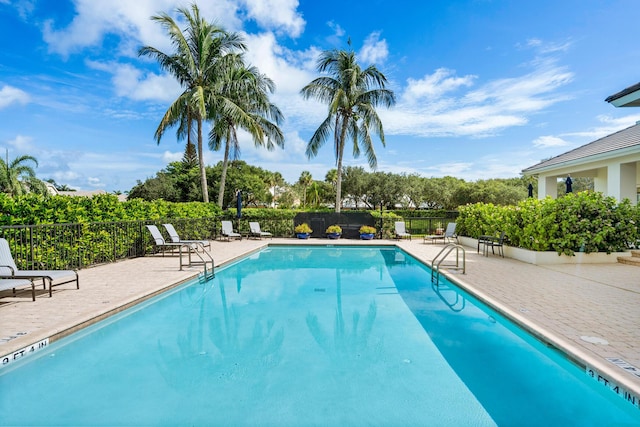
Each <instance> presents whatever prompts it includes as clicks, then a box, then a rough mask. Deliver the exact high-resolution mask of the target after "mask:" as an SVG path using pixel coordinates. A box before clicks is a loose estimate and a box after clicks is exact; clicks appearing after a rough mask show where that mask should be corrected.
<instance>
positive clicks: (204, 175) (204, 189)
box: [198, 117, 209, 203]
mask: <svg viewBox="0 0 640 427" xmlns="http://www.w3.org/2000/svg"><path fill="white" fill-rule="evenodd" d="M198 164H199V165H200V186H201V187H202V201H203V202H204V203H209V190H208V188H207V172H206V170H205V168H204V155H203V154H202V117H198Z"/></svg>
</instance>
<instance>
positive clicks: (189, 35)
mask: <svg viewBox="0 0 640 427" xmlns="http://www.w3.org/2000/svg"><path fill="white" fill-rule="evenodd" d="M178 13H179V15H180V16H181V17H182V18H183V19H184V20H185V21H186V22H187V28H186V29H185V30H184V32H183V31H182V30H181V29H180V27H179V26H178V23H177V22H176V21H175V20H174V19H173V18H171V17H170V16H169V15H168V14H166V13H161V14H160V15H157V16H153V17H152V18H151V19H152V20H154V21H156V22H158V23H160V24H161V25H162V26H163V27H164V28H165V30H166V31H167V33H168V34H169V37H170V39H171V43H172V45H173V47H174V48H175V52H174V53H172V54H167V53H164V52H162V51H160V50H158V49H156V48H154V47H151V46H145V47H142V48H141V49H140V50H139V51H138V55H139V56H149V57H151V58H154V59H156V60H157V61H158V63H159V64H160V66H161V67H162V68H163V69H164V70H166V71H168V72H169V73H170V74H172V75H173V76H174V77H175V78H176V79H177V80H178V81H179V82H180V84H181V85H182V87H183V88H184V91H183V92H182V93H181V94H180V96H179V97H178V99H176V100H175V101H174V102H173V103H172V104H171V106H170V107H169V109H168V110H167V111H166V112H165V114H164V116H163V117H162V120H161V121H160V124H159V125H158V128H157V129H156V133H155V138H156V141H157V143H158V144H159V143H160V139H161V138H162V135H163V134H164V132H165V131H166V130H167V129H168V128H170V127H173V126H176V125H177V126H178V134H180V133H181V132H182V130H184V131H185V132H186V134H187V138H188V142H189V141H190V135H191V127H190V126H191V123H192V121H195V122H196V129H197V135H198V141H197V149H198V163H199V167H200V187H201V190H202V200H203V201H204V202H205V203H207V202H209V192H208V188H207V174H206V171H205V164H204V156H203V153H202V125H203V121H204V120H206V119H207V118H208V117H209V108H210V106H209V105H208V101H209V99H210V97H211V95H212V91H213V90H214V86H213V85H212V81H213V79H214V78H215V77H216V75H217V73H218V72H219V64H220V62H221V61H222V60H223V58H224V57H225V56H226V55H227V54H228V53H230V52H235V51H237V50H239V49H242V50H244V49H245V45H244V44H243V43H242V40H241V39H240V37H239V36H238V35H237V34H235V33H228V32H226V31H224V30H223V29H222V28H220V27H218V26H216V25H214V24H211V23H209V22H207V21H206V20H205V19H204V18H202V17H201V16H200V10H199V9H198V6H196V5H195V4H193V5H191V11H189V9H187V8H179V9H178Z"/></svg>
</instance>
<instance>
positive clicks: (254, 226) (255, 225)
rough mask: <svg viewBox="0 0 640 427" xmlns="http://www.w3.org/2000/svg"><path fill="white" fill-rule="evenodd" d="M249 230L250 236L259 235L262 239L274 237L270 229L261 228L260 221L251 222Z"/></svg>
mask: <svg viewBox="0 0 640 427" xmlns="http://www.w3.org/2000/svg"><path fill="white" fill-rule="evenodd" d="M249 230H250V231H249V236H251V237H258V238H260V239H262V238H263V237H271V238H272V239H273V235H272V234H271V233H269V232H268V231H262V230H260V223H259V222H250V223H249Z"/></svg>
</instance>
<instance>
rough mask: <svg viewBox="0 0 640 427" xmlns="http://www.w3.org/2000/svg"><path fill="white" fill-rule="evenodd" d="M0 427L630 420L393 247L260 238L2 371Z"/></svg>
mask: <svg viewBox="0 0 640 427" xmlns="http://www.w3.org/2000/svg"><path fill="white" fill-rule="evenodd" d="M0 390H2V392H1V393H0V424H2V425H230V426H231V425H233V426H239V425H264V426H307V425H318V426H346V425H381V426H389V425H402V426H413V425H437V426H444V425H453V426H461V425H474V426H484V425H518V426H521V425H536V426H537V425H545V426H548V425H580V426H585V425H593V426H602V425H640V414H639V412H640V411H638V410H637V409H635V408H633V407H631V405H629V404H627V403H626V402H624V401H623V400H622V399H621V398H620V397H618V396H616V395H615V394H613V393H612V392H611V391H609V390H606V389H605V388H604V387H603V386H601V385H600V384H598V383H596V382H595V381H594V380H593V379H590V378H588V377H587V376H586V374H585V373H584V371H583V370H581V369H579V368H578V367H576V366H574V365H572V364H571V363H570V362H568V361H567V360H566V359H564V358H563V357H562V355H560V354H558V353H557V352H555V351H553V350H550V349H547V348H545V347H544V346H543V345H542V344H541V343H539V342H538V341H536V340H534V339H532V338H530V337H529V336H527V335H526V334H524V333H522V332H521V331H519V330H518V329H517V328H515V327H514V326H513V325H511V324H509V323H508V322H507V321H506V320H505V319H503V318H502V317H501V316H499V315H498V314H496V313H494V312H492V311H491V310H489V309H487V308H486V307H485V308H481V306H480V304H478V303H477V301H475V300H474V299H473V298H471V297H470V296H469V295H467V294H465V293H464V292H462V291H461V290H459V289H457V288H456V287H454V286H453V285H452V284H450V283H448V282H444V283H441V284H440V285H439V286H432V285H431V279H430V272H429V270H428V268H427V267H426V266H424V265H423V264H422V263H420V262H418V261H417V260H415V259H413V258H412V257H411V256H409V255H407V254H406V253H405V252H402V251H401V250H399V249H397V248H389V247H386V248H385V247H365V248H363V247H357V248H356V247H342V246H340V247H299V246H296V247H270V248H267V249H265V250H262V251H260V252H257V253H255V254H253V255H251V256H249V257H247V258H245V259H243V260H241V261H240V262H237V263H235V264H232V265H230V266H228V267H225V268H224V269H220V270H219V271H217V274H216V277H215V279H213V280H212V281H209V282H204V283H200V282H198V281H197V280H196V281H194V282H192V283H190V284H187V285H185V286H181V287H179V288H177V289H175V290H173V291H170V292H168V293H166V294H164V295H162V296H160V297H157V298H154V299H153V300H150V301H148V302H146V303H144V304H142V305H140V306H138V307H136V308H134V309H132V310H129V311H127V312H124V313H121V314H119V315H117V316H114V317H113V318H110V319H108V320H107V321H105V322H101V323H99V324H96V325H94V326H92V327H90V328H87V329H86V330H84V331H82V332H81V333H78V334H75V335H73V336H71V337H68V338H65V339H63V340H61V341H59V342H57V343H54V344H52V345H50V346H49V347H48V348H47V350H45V351H42V352H40V353H37V354H36V355H33V356H31V357H29V358H25V359H23V360H22V361H20V362H18V363H15V364H13V365H12V366H10V367H7V368H4V369H2V370H0Z"/></svg>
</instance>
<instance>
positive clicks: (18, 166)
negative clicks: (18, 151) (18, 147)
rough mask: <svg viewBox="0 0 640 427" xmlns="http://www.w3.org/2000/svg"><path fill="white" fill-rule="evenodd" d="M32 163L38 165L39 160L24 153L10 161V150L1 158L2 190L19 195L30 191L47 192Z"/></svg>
mask: <svg viewBox="0 0 640 427" xmlns="http://www.w3.org/2000/svg"><path fill="white" fill-rule="evenodd" d="M29 163H32V164H34V165H35V167H38V160H36V158H35V157H33V156H28V155H23V156H19V157H16V158H15V159H13V160H12V161H11V162H9V150H6V157H5V159H0V191H2V192H3V193H7V194H9V195H10V196H19V195H22V194H26V193H28V192H29V191H32V192H34V193H38V194H46V191H47V190H46V187H45V186H44V183H42V182H41V181H40V180H39V179H38V178H36V173H35V171H34V170H33V167H32V166H30V165H29Z"/></svg>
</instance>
